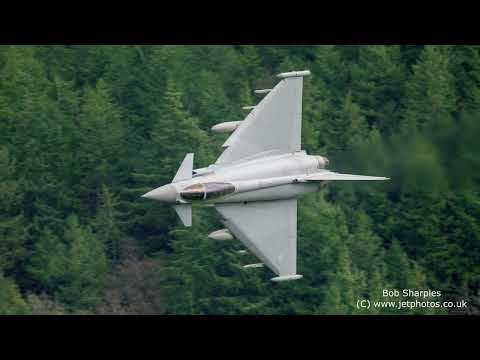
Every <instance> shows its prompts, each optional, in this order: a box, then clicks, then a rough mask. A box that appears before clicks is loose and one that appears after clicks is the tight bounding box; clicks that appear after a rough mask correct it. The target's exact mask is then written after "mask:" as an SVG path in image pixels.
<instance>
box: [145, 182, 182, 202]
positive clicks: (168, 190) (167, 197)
mask: <svg viewBox="0 0 480 360" xmlns="http://www.w3.org/2000/svg"><path fill="white" fill-rule="evenodd" d="M142 197H144V198H147V199H152V200H157V201H162V202H167V203H173V202H175V201H176V200H177V190H176V189H175V187H174V186H173V185H171V184H168V185H164V186H161V187H159V188H156V189H154V190H152V191H150V192H148V193H146V194H143V195H142Z"/></svg>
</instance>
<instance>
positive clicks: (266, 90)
mask: <svg viewBox="0 0 480 360" xmlns="http://www.w3.org/2000/svg"><path fill="white" fill-rule="evenodd" d="M270 91H272V89H260V90H254V91H253V92H254V93H255V94H257V95H264V94H268V93H269V92H270Z"/></svg>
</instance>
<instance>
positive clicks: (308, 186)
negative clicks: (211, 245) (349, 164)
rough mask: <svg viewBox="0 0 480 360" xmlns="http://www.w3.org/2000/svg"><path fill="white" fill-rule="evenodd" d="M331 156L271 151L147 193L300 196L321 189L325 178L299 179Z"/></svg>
mask: <svg viewBox="0 0 480 360" xmlns="http://www.w3.org/2000/svg"><path fill="white" fill-rule="evenodd" d="M327 164H328V160H327V159H326V158H324V157H321V156H312V155H307V154H306V152H304V151H299V152H295V153H292V154H282V155H270V156H265V157H261V158H255V159H252V160H244V161H240V162H236V163H232V164H228V165H217V164H214V165H210V166H209V167H207V168H204V169H199V170H200V171H199V170H194V173H197V175H196V176H194V177H193V178H192V179H189V180H185V181H180V182H175V183H171V184H168V185H165V186H162V187H160V188H157V189H154V190H152V191H151V192H149V193H147V194H146V195H144V196H145V197H147V198H152V199H155V200H159V201H164V202H170V203H176V204H185V203H198V202H201V203H236V202H252V201H267V200H282V199H292V198H298V197H301V196H302V195H304V194H306V193H310V192H315V191H318V189H319V188H320V186H321V185H322V183H321V182H309V183H307V182H299V181H298V179H299V178H301V177H302V176H305V175H311V174H313V173H317V172H321V171H325V170H324V168H325V166H326V165H327Z"/></svg>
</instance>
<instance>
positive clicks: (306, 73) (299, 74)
mask: <svg viewBox="0 0 480 360" xmlns="http://www.w3.org/2000/svg"><path fill="white" fill-rule="evenodd" d="M310 74H311V73H310V71H309V70H305V71H291V72H285V73H281V74H278V75H277V77H279V78H282V79H286V78H290V77H303V76H309V75H310Z"/></svg>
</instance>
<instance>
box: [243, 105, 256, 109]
mask: <svg viewBox="0 0 480 360" xmlns="http://www.w3.org/2000/svg"><path fill="white" fill-rule="evenodd" d="M242 109H243V110H252V109H255V106H243V107H242Z"/></svg>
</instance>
